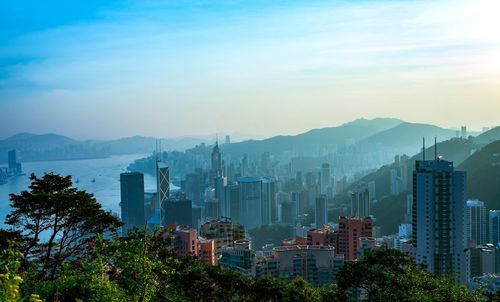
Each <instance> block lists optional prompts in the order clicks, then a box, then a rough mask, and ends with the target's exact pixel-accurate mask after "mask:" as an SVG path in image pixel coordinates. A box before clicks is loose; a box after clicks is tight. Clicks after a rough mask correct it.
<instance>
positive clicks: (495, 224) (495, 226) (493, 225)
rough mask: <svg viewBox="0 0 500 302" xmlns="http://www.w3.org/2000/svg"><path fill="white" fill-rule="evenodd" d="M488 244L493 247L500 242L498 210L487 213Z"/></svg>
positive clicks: (499, 216)
mask: <svg viewBox="0 0 500 302" xmlns="http://www.w3.org/2000/svg"><path fill="white" fill-rule="evenodd" d="M488 216H489V221H488V226H489V232H488V233H489V240H488V242H489V243H492V244H493V245H494V246H495V247H497V246H498V243H499V241H500V223H499V222H500V210H490V212H489V215H488Z"/></svg>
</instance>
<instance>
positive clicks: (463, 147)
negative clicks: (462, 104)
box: [347, 138, 478, 199]
mask: <svg viewBox="0 0 500 302" xmlns="http://www.w3.org/2000/svg"><path fill="white" fill-rule="evenodd" d="M437 146H438V148H437V150H438V156H443V157H444V159H446V160H449V161H453V163H454V164H455V166H457V165H459V164H460V163H462V162H463V161H464V160H466V159H467V158H468V157H469V156H470V155H471V154H473V153H474V152H475V151H476V150H477V149H478V147H477V145H475V144H474V143H473V142H472V141H470V140H467V139H462V138H452V139H449V140H447V141H444V142H440V143H438V144H437ZM425 152H426V156H427V159H430V158H432V157H434V146H431V147H428V148H426V151H425ZM417 159H422V152H419V153H417V154H415V155H414V156H412V157H411V158H409V159H408V161H407V165H408V168H407V172H408V175H407V179H408V180H411V175H412V173H413V172H412V171H413V170H414V168H415V160H417ZM394 167H395V165H394V163H392V164H389V165H385V166H383V167H381V168H380V169H378V170H377V171H375V172H372V173H370V174H368V175H366V176H364V177H363V178H361V179H359V180H357V181H355V182H354V183H352V184H351V185H350V186H349V187H348V189H347V190H352V189H353V188H354V187H356V186H357V185H359V184H361V183H368V182H370V181H375V186H376V198H377V199H380V198H383V197H385V196H387V195H389V192H390V188H389V186H390V182H389V176H390V170H391V169H392V168H394ZM410 185H411V183H408V186H410Z"/></svg>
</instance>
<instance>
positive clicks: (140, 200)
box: [120, 172, 146, 234]
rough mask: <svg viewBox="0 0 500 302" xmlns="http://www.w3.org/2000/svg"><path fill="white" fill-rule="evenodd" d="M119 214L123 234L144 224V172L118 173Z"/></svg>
mask: <svg viewBox="0 0 500 302" xmlns="http://www.w3.org/2000/svg"><path fill="white" fill-rule="evenodd" d="M120 195H121V202H120V207H121V212H122V213H121V214H122V215H121V216H122V222H123V224H124V225H123V227H122V231H123V234H126V233H127V232H128V231H129V230H131V229H133V228H142V227H144V226H145V222H146V220H145V214H144V174H142V173H139V172H127V173H121V174H120Z"/></svg>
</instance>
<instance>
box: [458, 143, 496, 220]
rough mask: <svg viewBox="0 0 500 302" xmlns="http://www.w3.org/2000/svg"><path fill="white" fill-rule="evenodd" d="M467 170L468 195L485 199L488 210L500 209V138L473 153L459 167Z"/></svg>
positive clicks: (470, 197)
mask: <svg viewBox="0 0 500 302" xmlns="http://www.w3.org/2000/svg"><path fill="white" fill-rule="evenodd" d="M457 169H458V170H463V171H467V197H468V198H469V199H479V200H482V201H484V203H485V205H486V208H487V210H494V209H495V210H496V209H500V140H497V141H495V142H493V143H491V144H489V145H487V146H485V147H484V148H482V149H481V150H480V151H478V152H476V153H475V154H473V155H472V156H471V157H469V158H468V159H467V160H465V161H464V162H463V163H462V164H460V165H459V166H458V168H457Z"/></svg>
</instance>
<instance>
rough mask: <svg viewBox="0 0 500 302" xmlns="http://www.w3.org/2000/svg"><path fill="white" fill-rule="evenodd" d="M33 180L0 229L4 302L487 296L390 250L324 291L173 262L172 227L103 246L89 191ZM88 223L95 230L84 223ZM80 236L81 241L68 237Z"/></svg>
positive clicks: (109, 225)
mask: <svg viewBox="0 0 500 302" xmlns="http://www.w3.org/2000/svg"><path fill="white" fill-rule="evenodd" d="M32 181H33V184H32V185H31V186H30V189H31V191H30V192H26V191H25V192H22V193H21V194H20V195H12V197H11V198H12V200H13V212H12V213H11V214H10V215H9V216H8V218H7V220H8V222H9V224H11V225H12V226H15V228H16V231H14V232H12V231H5V230H2V231H1V232H0V235H2V236H5V237H4V238H0V239H2V240H0V244H2V249H3V252H2V254H1V255H0V256H1V257H0V266H1V267H0V269H1V271H0V282H1V283H0V302H4V301H5V302H7V301H9V302H10V301H20V300H21V299H22V300H24V301H33V302H40V301H117V302H118V301H137V302H146V301H181V302H182V301H186V302H187V301H223V302H225V301H227V302H229V301H238V302H240V301H241V302H245V301H269V302H272V301H304V302H307V301H350V300H352V299H353V298H355V297H356V296H358V297H360V298H362V297H363V296H366V298H368V299H369V300H370V301H481V300H482V299H483V298H485V297H483V296H481V295H480V293H479V292H471V291H469V290H467V288H465V287H464V286H461V285H457V284H455V283H453V280H452V279H451V278H442V277H436V276H432V275H430V274H428V273H427V272H426V271H425V270H424V269H423V268H421V267H419V266H417V265H416V264H415V262H414V261H413V260H412V259H411V258H409V257H408V256H407V255H405V254H403V253H401V252H398V251H396V250H388V249H380V250H376V251H373V252H368V253H366V254H365V256H364V258H363V259H362V260H360V261H357V262H349V263H347V264H346V265H345V266H344V268H343V269H341V270H340V272H339V273H338V275H337V284H333V285H330V286H325V287H314V286H312V285H311V284H309V283H307V282H306V281H305V280H303V279H300V278H297V279H295V280H293V281H292V282H289V281H288V280H285V279H279V278H278V279H277V278H255V277H248V276H244V275H241V274H239V273H236V272H232V271H227V270H222V269H220V268H219V267H216V266H210V265H207V264H205V263H202V262H200V261H198V260H197V259H195V258H193V257H179V256H177V255H176V254H175V253H174V252H173V251H172V250H171V249H169V247H170V246H172V242H171V238H172V237H171V236H168V233H167V232H169V230H162V231H158V230H156V231H154V232H153V233H152V234H151V233H148V232H147V231H146V230H135V231H134V232H131V233H128V235H127V236H125V237H121V238H114V239H113V240H107V239H105V236H104V235H103V232H104V231H106V230H114V229H116V227H117V226H118V225H119V222H118V221H117V220H116V219H115V218H114V217H111V216H110V214H109V213H108V212H105V211H103V210H101V209H100V205H99V204H98V203H97V202H96V201H95V199H94V198H93V197H92V196H91V195H89V194H87V193H85V192H83V191H77V190H76V189H74V188H71V187H70V184H71V183H70V178H67V177H61V176H58V175H53V174H47V175H45V176H44V177H43V178H42V179H38V178H36V177H35V176H34V175H32ZM28 203H29V204H28ZM79 206H80V207H83V209H85V210H86V211H88V213H84V212H82V210H81V209H79V208H78V207H79ZM77 215H81V216H80V217H81V218H80V219H81V222H79V223H76V222H75V221H76V218H77V217H78V216H77ZM89 215H93V216H94V217H90V216H89ZM63 217H64V218H63ZM91 222H93V223H96V225H94V226H91V225H89V223H91ZM42 230H43V231H42ZM76 231H82V232H84V234H85V236H83V237H79V234H72V232H76ZM259 231H262V229H261V230H259ZM43 232H48V233H49V234H51V235H53V234H54V232H56V233H57V234H56V235H55V236H54V238H63V239H64V238H77V239H76V241H75V242H74V243H73V244H76V245H79V244H80V242H84V243H85V244H84V245H81V246H80V247H82V248H78V249H75V250H73V245H71V244H70V245H68V246H67V247H65V246H64V245H63V246H61V245H60V243H59V241H58V240H53V241H50V240H49V242H42V240H41V238H40V236H41V235H42V233H43ZM59 236H61V237H59ZM64 236H66V237H64ZM74 236H77V237H74ZM280 236H281V235H280ZM49 238H50V237H49ZM281 238H282V237H281ZM83 247H84V248H83ZM49 250H52V251H49ZM68 253H69V254H68ZM26 256H28V257H27V258H26ZM66 256H67V257H66ZM23 263H24V265H21V264H23ZM55 266H56V267H57V269H55V270H54V267H55ZM47 269H49V270H50V273H49V274H47V273H46V272H47V271H46V270H47ZM491 298H496V297H495V296H491Z"/></svg>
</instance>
